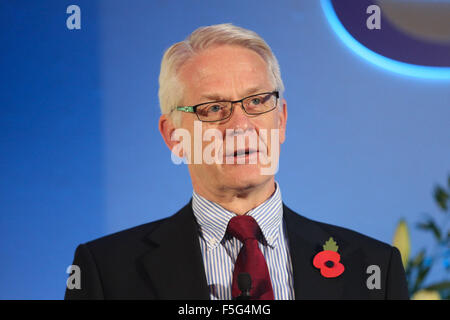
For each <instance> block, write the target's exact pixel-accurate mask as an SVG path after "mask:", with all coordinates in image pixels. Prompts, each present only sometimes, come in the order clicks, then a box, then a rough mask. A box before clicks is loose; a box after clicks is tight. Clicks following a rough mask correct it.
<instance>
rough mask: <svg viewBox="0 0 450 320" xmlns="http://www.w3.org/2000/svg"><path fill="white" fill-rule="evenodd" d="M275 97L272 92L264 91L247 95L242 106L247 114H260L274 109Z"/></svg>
mask: <svg viewBox="0 0 450 320" xmlns="http://www.w3.org/2000/svg"><path fill="white" fill-rule="evenodd" d="M276 106H277V97H276V96H275V95H274V94H273V93H265V94H260V95H256V96H251V97H248V98H246V99H245V100H244V108H245V111H246V112H247V113H248V114H260V113H264V112H267V111H270V110H272V109H274V108H275V107H276Z"/></svg>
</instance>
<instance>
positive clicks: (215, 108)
mask: <svg viewBox="0 0 450 320" xmlns="http://www.w3.org/2000/svg"><path fill="white" fill-rule="evenodd" d="M278 98H279V93H278V91H273V92H264V93H258V94H254V95H251V96H248V97H245V98H242V99H241V100H236V101H212V102H205V103H200V104H197V105H195V106H192V107H177V108H176V110H178V111H183V112H194V113H195V114H196V115H197V118H198V120H200V121H203V122H215V121H222V120H226V119H228V118H229V117H230V116H231V114H232V113H233V107H234V104H235V103H241V106H242V109H243V110H244V111H245V113H247V114H249V115H260V114H263V113H267V112H270V111H272V110H274V109H275V108H276V107H277V102H278Z"/></svg>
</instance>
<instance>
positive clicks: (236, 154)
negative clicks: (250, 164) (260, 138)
mask: <svg viewBox="0 0 450 320" xmlns="http://www.w3.org/2000/svg"><path fill="white" fill-rule="evenodd" d="M257 152H258V150H256V149H241V150H236V151H234V153H227V157H244V156H249V155H252V154H255V153H257Z"/></svg>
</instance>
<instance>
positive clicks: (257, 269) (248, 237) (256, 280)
mask: <svg viewBox="0 0 450 320" xmlns="http://www.w3.org/2000/svg"><path fill="white" fill-rule="evenodd" d="M227 231H228V233H229V234H230V235H232V236H233V237H235V238H237V239H239V240H240V241H241V242H242V243H243V246H242V248H241V251H240V252H239V255H238V256H237V259H236V263H235V265H234V271H233V286H232V291H231V294H232V296H233V298H236V297H237V296H239V295H240V294H241V291H240V290H239V288H238V281H237V278H238V275H239V274H240V273H242V272H246V273H248V274H250V277H251V279H252V288H251V290H250V295H251V299H252V300H273V299H274V296H273V289H272V283H271V282H270V275H269V269H268V268H267V263H266V259H264V256H263V254H262V252H261V250H260V249H259V247H258V239H259V238H260V237H261V229H260V228H259V226H258V223H257V222H256V221H255V219H253V218H252V217H251V216H236V217H233V218H232V219H231V220H230V222H229V223H228V229H227Z"/></svg>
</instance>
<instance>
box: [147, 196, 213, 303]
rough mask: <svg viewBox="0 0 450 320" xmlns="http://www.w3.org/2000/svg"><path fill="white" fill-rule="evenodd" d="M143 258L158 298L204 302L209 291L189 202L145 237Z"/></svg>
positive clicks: (207, 297)
mask: <svg viewBox="0 0 450 320" xmlns="http://www.w3.org/2000/svg"><path fill="white" fill-rule="evenodd" d="M146 240H147V241H148V243H149V244H150V246H151V249H150V251H149V252H148V253H147V254H145V255H144V256H143V257H142V263H143V265H144V268H145V270H146V271H147V274H148V277H149V279H148V280H149V281H150V284H151V286H152V287H153V288H154V290H155V293H156V298H157V299H164V300H181V299H193V300H205V299H209V291H208V287H207V281H206V276H205V271H204V266H203V260H202V256H201V250H200V244H199V238H198V229H197V224H196V221H195V217H194V214H193V211H192V207H191V202H189V203H188V204H187V205H186V206H185V207H184V208H182V209H181V210H180V211H179V212H178V213H176V214H175V215H173V216H172V217H170V218H168V219H166V220H165V221H162V222H161V224H160V225H159V226H158V227H157V228H156V230H154V231H153V232H152V233H150V234H149V235H148V236H147V239H146Z"/></svg>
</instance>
